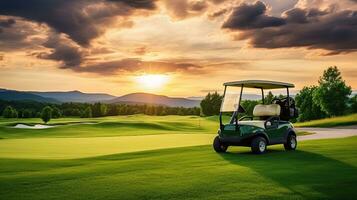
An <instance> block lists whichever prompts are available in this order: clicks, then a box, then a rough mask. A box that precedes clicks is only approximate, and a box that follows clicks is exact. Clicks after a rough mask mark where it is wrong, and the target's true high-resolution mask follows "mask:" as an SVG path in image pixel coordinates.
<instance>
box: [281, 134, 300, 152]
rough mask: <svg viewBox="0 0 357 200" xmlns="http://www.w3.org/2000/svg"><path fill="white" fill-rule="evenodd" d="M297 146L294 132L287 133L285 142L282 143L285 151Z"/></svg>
mask: <svg viewBox="0 0 357 200" xmlns="http://www.w3.org/2000/svg"><path fill="white" fill-rule="evenodd" d="M296 147H297V140H296V136H295V135H294V134H289V136H288V138H287V140H286V142H285V143H284V148H285V150H287V151H293V150H295V149H296Z"/></svg>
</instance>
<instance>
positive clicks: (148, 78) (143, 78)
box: [135, 74, 170, 89]
mask: <svg viewBox="0 0 357 200" xmlns="http://www.w3.org/2000/svg"><path fill="white" fill-rule="evenodd" d="M169 79H170V77H169V76H168V75H165V74H142V75H139V76H137V77H135V80H136V82H138V83H139V84H140V87H144V88H147V89H160V88H162V87H163V86H164V85H165V84H166V83H167V82H168V81H169Z"/></svg>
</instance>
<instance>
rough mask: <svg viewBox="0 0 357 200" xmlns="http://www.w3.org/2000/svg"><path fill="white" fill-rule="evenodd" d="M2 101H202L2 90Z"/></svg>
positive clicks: (188, 104)
mask: <svg viewBox="0 0 357 200" xmlns="http://www.w3.org/2000/svg"><path fill="white" fill-rule="evenodd" d="M0 99H2V100H7V101H37V102H47V103H63V102H80V103H85V102H86V103H94V102H103V103H109V104H111V103H113V104H154V105H164V106H170V107H181V106H182V107H195V106H199V104H200V100H191V99H187V98H173V97H168V96H163V95H156V94H149V93H132V94H127V95H124V96H120V97H116V96H113V95H110V94H104V93H84V92H80V91H68V92H37V91H16V90H7V89H0Z"/></svg>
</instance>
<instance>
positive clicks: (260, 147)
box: [251, 137, 267, 154]
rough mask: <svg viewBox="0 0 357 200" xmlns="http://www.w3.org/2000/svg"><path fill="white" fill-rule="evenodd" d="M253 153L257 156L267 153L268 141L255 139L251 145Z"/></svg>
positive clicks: (261, 138) (260, 138)
mask: <svg viewBox="0 0 357 200" xmlns="http://www.w3.org/2000/svg"><path fill="white" fill-rule="evenodd" d="M251 149H252V152H253V153H255V154H262V153H265V151H266V150H267V141H266V139H265V138H263V137H255V138H254V139H253V140H252V144H251Z"/></svg>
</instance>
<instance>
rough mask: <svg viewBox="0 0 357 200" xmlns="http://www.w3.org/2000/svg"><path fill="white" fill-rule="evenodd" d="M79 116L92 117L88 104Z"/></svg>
mask: <svg viewBox="0 0 357 200" xmlns="http://www.w3.org/2000/svg"><path fill="white" fill-rule="evenodd" d="M81 117H82V118H91V117H92V109H91V108H90V106H88V107H87V108H86V109H84V111H83V112H82V115H81Z"/></svg>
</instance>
